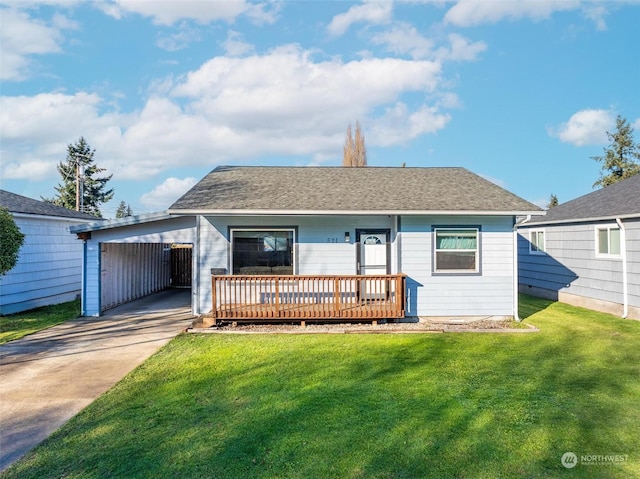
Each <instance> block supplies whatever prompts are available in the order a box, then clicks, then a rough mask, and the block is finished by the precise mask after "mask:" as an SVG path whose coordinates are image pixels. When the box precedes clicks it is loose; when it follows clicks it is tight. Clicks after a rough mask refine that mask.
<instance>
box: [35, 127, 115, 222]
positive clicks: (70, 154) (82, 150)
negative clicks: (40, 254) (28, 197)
mask: <svg viewBox="0 0 640 479" xmlns="http://www.w3.org/2000/svg"><path fill="white" fill-rule="evenodd" d="M95 152H96V150H92V149H91V147H90V146H89V144H88V143H87V142H86V141H85V139H84V138H83V137H80V139H79V140H78V141H76V143H75V144H69V145H68V146H67V160H66V162H64V163H63V162H60V163H59V164H58V173H60V176H61V177H62V183H60V184H58V186H56V187H55V190H56V191H57V192H58V194H57V196H56V197H54V198H52V199H47V198H42V199H43V200H45V201H48V202H50V203H53V204H55V205H58V206H62V207H64V208H69V209H72V210H78V211H84V212H85V213H89V214H92V215H94V216H97V217H98V218H101V217H102V213H101V212H100V205H101V204H103V203H106V202H107V201H109V200H110V199H111V198H113V189H110V190H105V188H106V186H107V182H108V181H109V180H110V179H111V177H112V176H113V175H108V176H102V177H99V176H98V175H99V174H100V173H103V172H105V171H106V170H105V169H104V168H99V167H98V166H97V165H95V164H94V162H93V156H94V154H95ZM78 176H79V178H80V181H79V184H80V192H79V194H77V185H78V181H77V177H78ZM78 203H79V204H78Z"/></svg>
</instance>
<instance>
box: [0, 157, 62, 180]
mask: <svg viewBox="0 0 640 479" xmlns="http://www.w3.org/2000/svg"><path fill="white" fill-rule="evenodd" d="M2 156H3V157H4V154H3V155H2ZM55 174H56V167H55V164H54V163H51V162H47V161H43V160H36V159H23V160H22V161H20V162H12V161H9V162H6V163H5V162H4V161H3V166H2V177H3V178H5V179H7V180H15V179H29V180H30V181H41V180H46V179H47V178H50V177H52V176H53V175H55Z"/></svg>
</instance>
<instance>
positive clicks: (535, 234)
mask: <svg viewBox="0 0 640 479" xmlns="http://www.w3.org/2000/svg"><path fill="white" fill-rule="evenodd" d="M540 235H542V247H540V244H539V240H540ZM534 238H535V242H534ZM546 242H547V233H546V231H545V230H530V231H529V254H547V243H546Z"/></svg>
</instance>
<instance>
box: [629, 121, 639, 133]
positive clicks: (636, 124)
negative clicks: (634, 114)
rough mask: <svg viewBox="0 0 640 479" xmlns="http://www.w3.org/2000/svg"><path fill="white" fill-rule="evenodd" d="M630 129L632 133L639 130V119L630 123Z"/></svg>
mask: <svg viewBox="0 0 640 479" xmlns="http://www.w3.org/2000/svg"><path fill="white" fill-rule="evenodd" d="M631 128H633V131H634V133H635V132H637V131H638V130H640V118H636V121H634V122H631Z"/></svg>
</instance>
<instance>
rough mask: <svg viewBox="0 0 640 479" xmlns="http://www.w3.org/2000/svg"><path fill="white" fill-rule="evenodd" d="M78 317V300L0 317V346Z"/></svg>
mask: <svg viewBox="0 0 640 479" xmlns="http://www.w3.org/2000/svg"><path fill="white" fill-rule="evenodd" d="M78 316H80V300H79V299H78V300H76V301H70V302H68V303H61V304H56V305H53V306H44V307H42V308H37V309H32V310H29V311H25V312H23V313H16V314H10V315H7V316H0V344H4V343H8V342H9V341H13V340H14V339H20V338H21V337H23V336H26V335H27V334H33V333H35V332H38V331H40V330H42V329H46V328H50V327H51V326H55V325H56V324H59V323H64V322H65V321H69V320H70V319H74V318H77V317H78Z"/></svg>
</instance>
